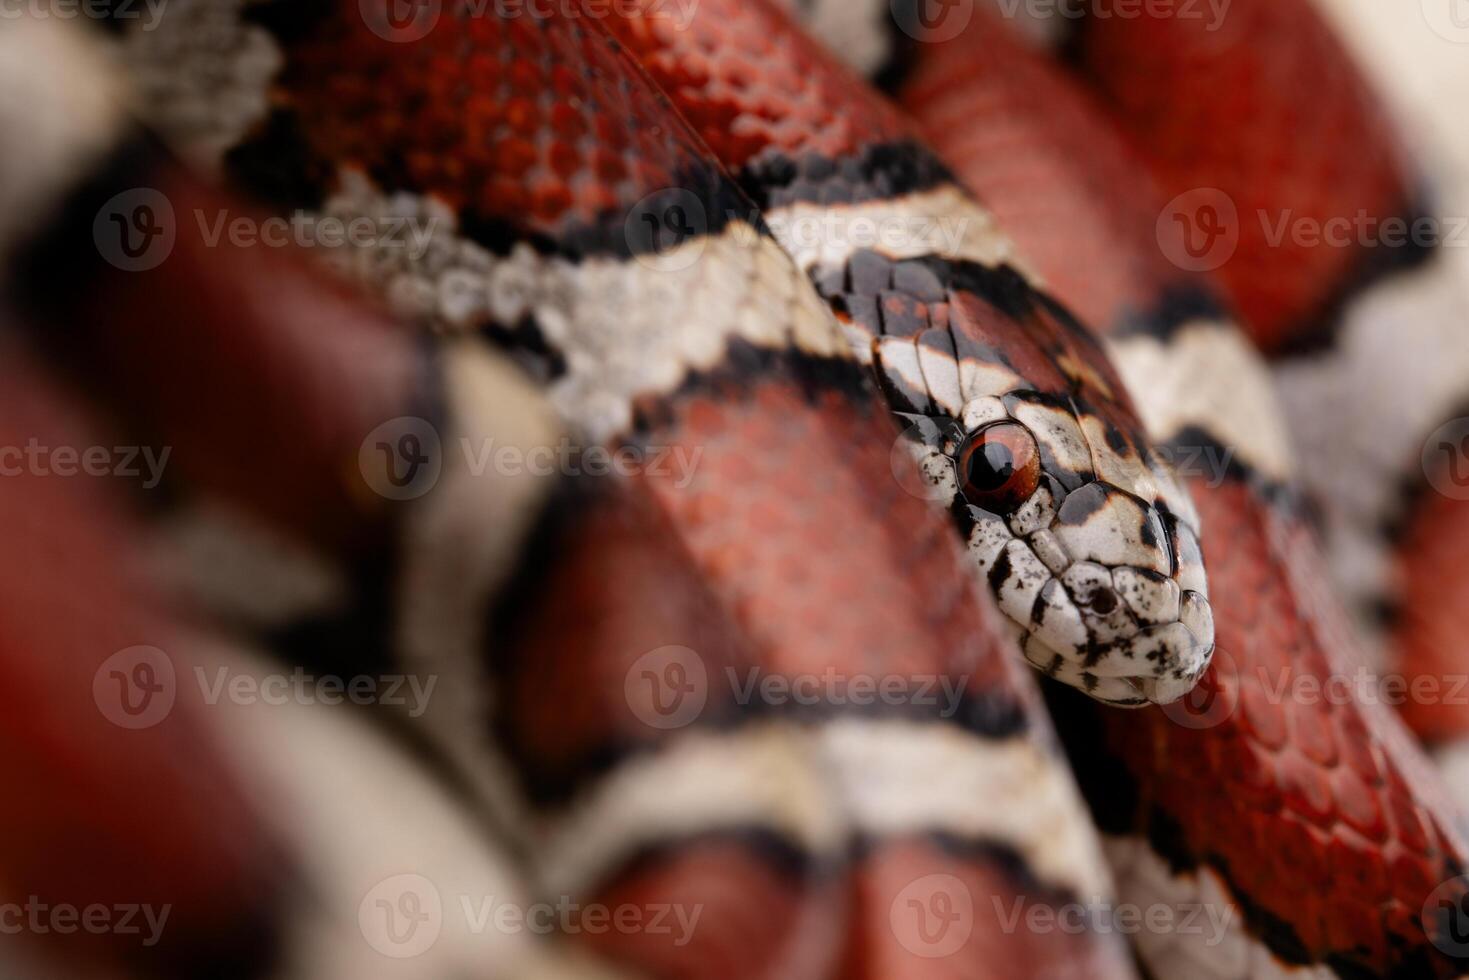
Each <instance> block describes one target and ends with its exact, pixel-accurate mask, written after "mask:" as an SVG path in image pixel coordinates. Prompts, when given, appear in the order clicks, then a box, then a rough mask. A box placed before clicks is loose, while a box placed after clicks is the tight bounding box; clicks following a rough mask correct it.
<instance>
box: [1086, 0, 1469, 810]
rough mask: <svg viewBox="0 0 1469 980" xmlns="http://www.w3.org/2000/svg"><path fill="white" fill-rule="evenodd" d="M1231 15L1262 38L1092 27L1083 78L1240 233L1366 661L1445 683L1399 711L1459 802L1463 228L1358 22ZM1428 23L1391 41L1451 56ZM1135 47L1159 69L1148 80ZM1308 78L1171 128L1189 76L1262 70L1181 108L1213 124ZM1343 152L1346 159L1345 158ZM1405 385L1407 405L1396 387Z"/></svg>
mask: <svg viewBox="0 0 1469 980" xmlns="http://www.w3.org/2000/svg"><path fill="white" fill-rule="evenodd" d="M1337 6H1341V5H1337ZM1257 8H1258V9H1257ZM1236 13H1237V17H1238V19H1239V23H1238V25H1237V26H1236V27H1235V28H1234V30H1235V31H1236V33H1237V34H1238V36H1239V38H1240V39H1245V38H1249V39H1253V43H1250V44H1248V45H1246V44H1244V43H1232V42H1226V43H1218V41H1217V39H1212V38H1210V37H1208V36H1207V32H1205V31H1202V30H1200V29H1199V25H1197V24H1167V23H1162V22H1155V21H1154V20H1152V19H1150V18H1149V19H1143V20H1140V21H1138V22H1136V23H1135V24H1133V25H1131V26H1130V28H1129V29H1127V30H1119V29H1117V27H1116V26H1115V25H1112V26H1109V27H1106V28H1102V27H1100V26H1098V25H1091V26H1084V27H1083V29H1082V30H1081V31H1080V32H1079V33H1078V34H1077V42H1076V54H1075V56H1074V58H1073V59H1072V63H1073V64H1074V68H1073V69H1072V72H1073V74H1074V75H1075V77H1077V78H1079V79H1081V80H1082V81H1083V83H1084V84H1086V85H1087V87H1088V89H1089V90H1090V91H1091V92H1092V93H1093V94H1094V96H1095V98H1096V99H1097V101H1098V103H1099V104H1100V105H1101V107H1102V111H1105V112H1108V113H1110V114H1111V115H1112V116H1113V117H1114V118H1115V119H1116V120H1117V124H1118V126H1119V127H1120V128H1122V129H1123V130H1124V132H1126V133H1127V134H1128V136H1129V138H1130V139H1131V141H1132V142H1133V143H1134V145H1135V146H1136V147H1138V149H1139V152H1140V153H1141V154H1142V155H1144V156H1145V157H1146V159H1147V161H1148V163H1149V166H1150V168H1151V169H1152V170H1153V171H1154V172H1156V173H1157V174H1158V181H1159V183H1160V186H1161V188H1162V191H1163V193H1164V194H1165V195H1167V196H1172V195H1182V194H1187V193H1189V192H1191V191H1194V189H1196V188H1201V187H1208V188H1213V189H1215V190H1217V191H1218V192H1219V193H1220V194H1222V195H1223V197H1222V198H1221V200H1223V201H1227V202H1229V204H1230V205H1231V206H1233V207H1234V208H1236V209H1237V213H1238V214H1239V215H1240V218H1239V220H1238V221H1237V222H1235V223H1234V224H1235V225H1237V228H1236V229H1234V231H1233V235H1232V237H1231V240H1233V239H1237V242H1234V244H1233V246H1232V248H1231V249H1230V250H1229V251H1228V252H1227V253H1221V254H1220V255H1219V256H1218V257H1217V258H1216V259H1214V260H1213V261H1220V260H1223V264H1222V265H1220V267H1219V268H1218V269H1217V271H1216V273H1215V274H1216V276H1217V278H1218V280H1219V282H1220V285H1221V288H1222V289H1224V290H1225V291H1226V292H1227V293H1228V295H1229V297H1230V299H1231V301H1232V302H1233V303H1234V304H1235V305H1236V306H1237V307H1238V308H1239V309H1240V310H1241V312H1242V314H1243V321H1242V322H1244V323H1245V324H1246V325H1247V327H1248V328H1249V329H1250V332H1251V335H1252V339H1254V341H1255V342H1256V343H1257V345H1258V346H1260V348H1261V349H1262V350H1263V351H1264V352H1265V353H1266V354H1267V355H1268V357H1269V359H1270V366H1271V370H1272V373H1273V374H1274V377H1275V381H1276V388H1277V390H1278V391H1279V393H1280V399H1281V403H1282V409H1283V411H1284V418H1285V419H1286V420H1287V422H1288V427H1289V428H1290V430H1291V435H1292V436H1293V437H1294V438H1293V446H1294V451H1295V452H1296V453H1297V455H1298V459H1299V467H1298V469H1299V471H1300V473H1301V478H1302V485H1303V489H1304V490H1305V492H1306V493H1307V495H1308V497H1309V499H1310V501H1311V504H1312V506H1313V508H1314V510H1315V512H1316V520H1317V522H1318V523H1319V524H1320V526H1321V530H1322V534H1323V537H1324V541H1325V545H1326V548H1327V551H1328V554H1329V556H1330V559H1331V566H1332V570H1333V573H1334V581H1335V583H1336V586H1337V590H1338V592H1340V593H1341V594H1342V596H1343V597H1344V598H1345V599H1346V601H1347V602H1348V604H1349V606H1350V607H1351V608H1352V610H1353V611H1354V612H1355V613H1356V617H1357V620H1358V622H1359V623H1360V624H1361V627H1362V630H1363V632H1364V633H1365V634H1366V636H1367V638H1368V640H1369V642H1370V644H1371V646H1372V653H1373V656H1372V661H1373V663H1374V669H1375V670H1378V671H1381V672H1384V673H1388V674H1389V675H1390V676H1393V677H1400V678H1401V679H1402V681H1403V683H1404V684H1405V685H1406V686H1408V687H1411V686H1412V685H1421V684H1423V683H1425V682H1426V683H1429V684H1430V685H1431V687H1429V688H1427V689H1428V690H1432V691H1437V692H1440V693H1438V694H1437V695H1431V696H1428V697H1416V696H1415V697H1407V698H1403V699H1401V700H1402V713H1403V715H1404V718H1405V719H1406V720H1407V721H1408V722H1409V724H1410V725H1411V726H1412V728H1413V730H1414V732H1415V734H1416V735H1417V736H1418V737H1419V738H1420V739H1422V740H1423V741H1424V742H1425V743H1426V744H1427V745H1429V746H1430V747H1431V748H1432V749H1434V750H1435V753H1436V756H1437V757H1438V758H1439V760H1440V762H1441V763H1442V765H1443V766H1444V767H1445V771H1446V773H1449V774H1450V775H1451V776H1452V782H1451V785H1452V787H1453V788H1454V789H1455V791H1456V793H1458V795H1459V796H1460V798H1461V799H1462V790H1461V789H1460V787H1462V785H1463V780H1462V775H1461V774H1462V766H1463V762H1462V760H1463V758H1464V750H1463V746H1462V742H1461V735H1462V733H1463V730H1464V727H1463V725H1464V723H1463V714H1464V712H1463V705H1462V703H1461V702H1462V701H1463V698H1462V697H1460V696H1458V693H1456V692H1455V690H1454V688H1455V687H1456V685H1457V683H1458V682H1457V681H1456V678H1457V677H1459V676H1461V675H1462V673H1463V671H1462V665H1463V664H1464V662H1465V652H1464V649H1463V644H1462V642H1461V641H1460V639H1459V628H1458V623H1457V622H1456V620H1457V616H1456V615H1455V613H1454V611H1453V610H1455V609H1456V607H1457V606H1458V605H1459V604H1460V603H1459V599H1458V597H1459V595H1460V593H1459V592H1458V590H1459V589H1460V588H1461V585H1460V583H1462V582H1463V581H1464V580H1465V576H1464V574H1463V571H1462V559H1461V558H1460V557H1459V551H1460V549H1459V548H1458V547H1457V542H1458V541H1459V540H1461V538H1462V535H1463V532H1462V530H1461V528H1462V525H1463V519H1464V509H1463V507H1462V506H1461V501H1460V500H1459V499H1458V497H1457V496H1455V494H1457V493H1458V487H1459V486H1460V484H1459V479H1460V477H1462V475H1463V474H1462V472H1461V470H1462V455H1461V450H1462V448H1463V443H1462V441H1461V436H1460V433H1459V431H1458V430H1459V429H1461V428H1462V427H1463V426H1462V424H1461V423H1460V421H1459V420H1461V419H1462V418H1463V416H1464V414H1465V410H1466V407H1469V399H1466V390H1465V380H1464V379H1465V378H1466V377H1469V365H1466V364H1465V363H1464V360H1463V356H1462V355H1463V349H1464V345H1463V344H1462V343H1461V342H1460V341H1459V324H1460V323H1461V322H1462V320H1463V316H1464V312H1465V310H1466V309H1469V294H1466V292H1465V290H1464V287H1463V285H1462V283H1463V282H1464V269H1463V267H1462V264H1461V263H1460V262H1459V261H1458V260H1457V255H1458V253H1459V248H1458V246H1459V245H1460V244H1461V242H1462V241H1463V234H1462V230H1461V229H1460V228H1459V224H1460V222H1458V221H1456V220H1455V218H1454V217H1453V215H1454V213H1455V212H1454V206H1455V205H1454V204H1453V203H1451V202H1450V201H1448V200H1444V199H1442V198H1443V197H1444V191H1445V190H1447V187H1448V185H1451V182H1452V181H1451V175H1450V174H1443V173H1441V174H1438V175H1435V174H1434V172H1433V170H1434V169H1435V168H1433V167H1431V166H1430V163H1429V162H1428V161H1420V160H1418V159H1416V158H1415V156H1414V154H1412V153H1410V152H1408V149H1407V147H1408V144H1409V140H1410V137H1411V141H1412V144H1413V145H1414V146H1415V147H1422V148H1424V149H1426V148H1427V147H1429V146H1431V145H1432V144H1433V142H1434V140H1435V138H1436V137H1435V134H1433V133H1432V132H1419V131H1416V130H1414V131H1409V128H1408V126H1407V121H1406V119H1404V120H1402V121H1400V120H1399V118H1397V117H1395V116H1393V115H1392V114H1391V113H1390V112H1389V109H1388V106H1387V105H1386V104H1385V96H1387V95H1390V94H1392V89H1391V88H1389V87H1388V86H1391V85H1393V84H1394V79H1395V75H1394V73H1382V72H1379V73H1378V74H1377V75H1376V76H1374V77H1371V78H1369V77H1367V76H1366V75H1365V74H1364V72H1363V71H1361V70H1359V69H1358V68H1357V66H1356V64H1355V63H1354V60H1353V57H1352V53H1351V51H1350V50H1349V49H1348V48H1347V47H1346V46H1345V44H1344V41H1343V39H1341V38H1340V37H1339V36H1338V31H1337V29H1336V28H1338V27H1341V28H1352V27H1353V26H1354V25H1353V21H1352V19H1351V18H1350V17H1345V16H1343V15H1342V14H1341V13H1340V12H1338V13H1337V16H1336V18H1335V19H1334V20H1333V19H1332V18H1330V17H1324V16H1320V15H1317V14H1316V13H1315V12H1314V11H1312V10H1311V9H1310V8H1309V7H1305V6H1302V5H1294V4H1292V5H1287V6H1285V7H1283V8H1281V9H1279V10H1267V9H1265V8H1263V7H1259V6H1258V5H1255V4H1249V5H1246V6H1245V7H1243V8H1240V9H1239V10H1238V11H1237V12H1236ZM1322 13H1323V14H1330V13H1332V7H1331V5H1327V6H1326V8H1324V9H1323V11H1322ZM1431 24H1432V17H1431V15H1430V14H1429V13H1425V15H1424V17H1423V19H1421V20H1420V19H1416V18H1415V19H1410V20H1408V21H1407V22H1406V24H1404V25H1403V26H1402V27H1400V28H1396V29H1395V30H1394V31H1393V32H1389V36H1392V35H1393V34H1394V33H1396V34H1402V35H1407V36H1409V37H1411V36H1412V34H1413V32H1414V31H1415V30H1416V31H1417V32H1419V33H1420V34H1421V36H1422V41H1421V42H1419V43H1416V44H1414V45H1413V46H1412V47H1410V48H1406V49H1403V50H1402V51H1401V52H1400V53H1401V54H1402V55H1403V56H1405V57H1411V58H1419V59H1424V60H1426V61H1429V62H1430V63H1431V62H1432V61H1433V60H1434V59H1435V58H1439V59H1443V58H1451V52H1452V45H1449V44H1447V43H1446V42H1445V41H1443V40H1442V38H1440V37H1439V36H1437V35H1435V34H1434V33H1433V32H1432V30H1431V29H1430V26H1431ZM1355 29H1356V32H1357V33H1368V34H1371V35H1374V36H1375V35H1376V34H1380V33H1382V31H1381V30H1380V29H1375V28H1372V27H1363V26H1362V25H1356V28H1355ZM1348 39H1350V35H1349V36H1348ZM1369 50H1370V49H1369ZM1124 62H1127V63H1131V64H1132V65H1133V66H1134V67H1133V68H1132V69H1131V70H1133V71H1137V72H1146V73H1149V74H1150V75H1152V76H1153V77H1161V78H1166V79H1167V80H1168V83H1167V84H1164V85H1161V86H1152V85H1150V86H1147V87H1146V88H1144V87H1142V86H1139V85H1137V84H1136V83H1135V82H1134V81H1133V80H1132V79H1131V78H1129V77H1128V75H1127V74H1126V73H1125V72H1124V71H1123V70H1122V69H1121V66H1122V65H1123V64H1124ZM1307 74H1309V75H1310V76H1311V77H1312V78H1328V79H1332V81H1331V82H1329V83H1328V84H1325V85H1324V86H1323V91H1324V93H1325V94H1324V96H1323V98H1321V99H1320V100H1313V103H1312V106H1311V108H1310V111H1303V110H1304V109H1305V107H1304V106H1297V105H1294V104H1292V103H1288V102H1285V103H1280V104H1278V105H1276V104H1275V103H1271V102H1267V103H1265V104H1266V105H1271V106H1272V107H1273V111H1272V112H1270V113H1268V114H1266V115H1264V116H1263V118H1262V119H1260V120H1256V121H1253V122H1252V126H1253V129H1252V135H1251V138H1250V140H1248V141H1238V142H1227V143H1220V144H1209V145H1198V144H1196V143H1194V142H1193V141H1190V140H1186V139H1183V138H1181V136H1180V133H1179V131H1178V126H1179V124H1180V120H1181V119H1182V116H1183V113H1184V112H1185V108H1184V107H1183V106H1182V105H1180V104H1179V103H1178V102H1177V93H1179V92H1181V91H1183V90H1185V89H1189V88H1193V87H1195V86H1204V87H1212V86H1217V85H1219V84H1221V80H1222V79H1223V78H1225V77H1230V78H1247V79H1250V82H1249V84H1250V85H1251V94H1249V95H1247V94H1245V93H1241V96H1240V101H1239V102H1237V103H1234V104H1221V105H1217V106H1216V105H1208V106H1203V107H1194V108H1192V109H1189V110H1187V111H1189V112H1190V113H1196V112H1199V111H1206V112H1209V113H1210V115H1209V116H1208V117H1207V118H1199V117H1197V116H1195V120H1196V123H1197V124H1198V125H1204V126H1210V127H1215V128H1219V129H1221V130H1222V129H1224V128H1226V127H1230V126H1231V122H1230V121H1231V119H1232V118H1233V116H1232V114H1233V113H1236V112H1238V111H1239V109H1238V106H1239V105H1242V104H1245V103H1247V102H1248V101H1249V100H1250V99H1251V98H1254V97H1256V96H1255V94H1254V93H1258V92H1263V91H1264V90H1265V89H1266V88H1267V87H1268V88H1274V87H1276V86H1281V87H1287V88H1288V87H1290V86H1292V85H1295V84H1297V82H1298V81H1299V80H1302V79H1304V78H1305V77H1307ZM1266 79H1270V81H1268V82H1267V81H1266ZM1373 83H1380V84H1381V85H1382V86H1384V88H1383V89H1382V91H1379V90H1378V89H1376V88H1375V87H1374V84H1373ZM1396 84H1399V85H1401V84H1402V83H1401V82H1397V83H1396ZM1444 102H1445V105H1447V104H1449V103H1451V102H1452V100H1451V99H1447V98H1446V99H1445V100H1444ZM1426 122H1429V123H1436V124H1437V125H1438V126H1439V127H1440V128H1442V129H1443V130H1444V131H1446V132H1448V131H1452V129H1453V126H1454V124H1453V123H1452V122H1451V121H1448V120H1442V119H1430V120H1426ZM1425 128H1426V127H1424V126H1422V125H1421V124H1420V125H1419V126H1418V127H1417V130H1422V129H1425ZM1287 134H1291V135H1290V138H1291V139H1292V141H1293V142H1294V143H1296V144H1298V145H1299V146H1300V152H1298V153H1295V154H1292V155H1291V156H1290V157H1289V158H1288V159H1284V160H1277V161H1271V162H1270V163H1268V164H1267V163H1266V162H1265V161H1264V159H1263V158H1262V157H1261V156H1260V155H1258V151H1257V148H1258V147H1259V146H1260V145H1264V144H1265V143H1266V142H1267V141H1270V140H1274V139H1284V138H1287ZM1315 134H1319V137H1318V136H1316V135H1315ZM1343 146H1350V147H1352V148H1353V150H1352V152H1351V153H1349V154H1341V153H1339V152H1338V151H1337V148H1338V147H1343ZM1435 176H1436V177H1437V179H1434V178H1435ZM1440 184H1441V185H1445V186H1444V188H1443V190H1441V189H1440V187H1439V186H1438V185H1440ZM1282 218H1289V219H1290V220H1291V221H1293V222H1296V223H1298V224H1299V225H1300V226H1301V227H1304V228H1307V229H1315V228H1322V229H1331V228H1332V227H1333V223H1334V224H1335V227H1336V228H1337V229H1338V239H1328V238H1324V237H1312V236H1310V235H1299V234H1288V235H1283V236H1282V235H1278V234H1275V229H1277V228H1278V227H1283V226H1281V225H1280V221H1281V219H1282ZM1343 228H1345V229H1349V231H1348V233H1347V236H1346V242H1345V243H1343V242H1342V241H1340V240H1339V236H1340V234H1341V232H1340V229H1343ZM1211 264H1212V262H1211ZM1404 386H1411V388H1412V390H1413V392H1414V396H1413V397H1412V398H1400V397H1398V396H1397V392H1398V391H1399V390H1401V389H1402V388H1403V387H1404ZM1440 488H1447V492H1444V491H1443V490H1441V489H1440ZM1420 689H1424V688H1421V687H1420Z"/></svg>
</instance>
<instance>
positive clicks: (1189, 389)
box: [1107, 321, 1294, 483]
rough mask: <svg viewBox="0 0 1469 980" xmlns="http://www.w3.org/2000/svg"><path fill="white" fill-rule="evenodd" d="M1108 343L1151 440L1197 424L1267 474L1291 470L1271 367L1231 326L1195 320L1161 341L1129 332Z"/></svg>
mask: <svg viewBox="0 0 1469 980" xmlns="http://www.w3.org/2000/svg"><path fill="white" fill-rule="evenodd" d="M1107 347H1108V351H1109V353H1110V354H1111V357H1112V361H1113V363H1114V364H1115V365H1116V366H1117V372H1118V374H1120V375H1121V376H1122V380H1123V382H1124V383H1125V384H1126V385H1127V388H1128V390H1129V391H1130V392H1131V393H1132V396H1133V400H1134V402H1135V403H1136V405H1137V409H1138V415H1139V416H1140V417H1141V418H1142V420H1143V424H1144V425H1145V426H1146V427H1147V430H1148V435H1149V436H1151V437H1152V439H1153V441H1154V442H1155V443H1158V444H1164V443H1167V442H1169V441H1171V440H1172V439H1173V438H1174V437H1176V436H1177V435H1178V434H1179V433H1181V432H1183V431H1184V430H1185V429H1187V428H1189V427H1191V426H1198V427H1200V428H1202V429H1204V430H1206V431H1208V432H1210V433H1211V434H1212V435H1213V436H1214V438H1215V439H1216V440H1218V442H1219V443H1221V444H1222V445H1223V446H1224V447H1226V448H1227V449H1232V450H1234V452H1235V454H1236V456H1237V457H1238V458H1239V460H1240V461H1241V462H1243V463H1247V464H1248V465H1249V466H1251V467H1252V468H1253V469H1255V470H1257V471H1259V472H1260V473H1261V474H1262V475H1263V476H1264V477H1266V478H1267V479H1270V480H1274V481H1276V482H1280V483H1285V482H1288V481H1289V480H1290V479H1291V477H1292V476H1293V475H1294V474H1293V468H1292V465H1291V447H1290V443H1289V440H1288V438H1287V436H1286V433H1285V429H1284V427H1283V424H1282V422H1281V419H1282V417H1283V416H1282V414H1281V408H1280V404H1279V402H1277V400H1276V397H1275V393H1274V391H1272V390H1271V387H1270V375H1269V372H1268V371H1267V370H1266V368H1265V364H1264V362H1263V361H1262V360H1261V358H1260V355H1259V354H1257V353H1256V352H1255V351H1254V349H1253V348H1252V347H1250V346H1249V341H1248V340H1246V339H1245V337H1244V336H1243V335H1242V334H1241V333H1240V332H1239V330H1238V328H1236V327H1235V326H1234V325H1232V324H1221V323H1213V322H1209V321H1199V322H1195V323H1190V324H1187V325H1185V326H1184V327H1183V328H1181V329H1180V330H1178V331H1177V332H1176V333H1175V334H1174V335H1173V336H1172V337H1170V338H1168V340H1167V341H1166V342H1165V341H1160V340H1158V339H1157V338H1155V337H1150V336H1146V335H1131V336H1124V337H1120V338H1114V339H1110V340H1109V341H1108V343H1107Z"/></svg>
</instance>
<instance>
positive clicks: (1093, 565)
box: [966, 484, 1214, 707]
mask: <svg viewBox="0 0 1469 980" xmlns="http://www.w3.org/2000/svg"><path fill="white" fill-rule="evenodd" d="M1097 487H1100V488H1101V489H1100V490H1097V489H1093V488H1097ZM1077 497H1080V498H1081V499H1082V500H1083V503H1084V504H1085V518H1084V520H1083V521H1081V523H1078V522H1077V519H1078V518H1077V514H1076V513H1075V512H1074V510H1075V509H1074V508H1072V498H1077ZM1047 509H1048V510H1049V508H1047ZM1068 510H1072V511H1073V512H1072V513H1070V514H1069V515H1068ZM967 511H968V514H967V520H966V523H968V524H970V530H969V533H968V542H969V551H970V554H971V555H972V556H973V558H974V559H975V561H976V563H977V564H978V566H979V569H980V571H981V572H982V573H983V575H984V577H985V579H986V581H987V582H988V584H989V586H990V589H991V592H992V593H993V595H994V596H995V598H996V600H997V602H998V604H999V606H1000V610H1001V611H1002V612H1004V613H1005V615H1006V616H1007V617H1008V618H1009V619H1010V620H1011V621H1013V622H1014V623H1015V624H1016V626H1017V627H1018V629H1019V631H1020V633H1021V646H1022V649H1023V651H1024V654H1025V657H1026V659H1027V660H1028V661H1029V662H1030V663H1031V664H1032V665H1033V666H1034V667H1035V668H1036V669H1038V670H1040V671H1041V672H1042V673H1044V674H1046V675H1048V676H1050V677H1053V678H1055V679H1056V680H1058V681H1061V682H1062V683H1065V684H1069V685H1071V686H1072V687H1075V688H1077V689H1079V690H1081V691H1082V692H1084V693H1086V694H1087V695H1089V696H1090V697H1092V698H1095V699H1096V700H1098V701H1103V702H1105V703H1107V704H1111V705H1117V706H1123V707H1141V706H1144V705H1148V704H1168V703H1171V702H1174V701H1177V700H1179V699H1180V698H1182V697H1184V696H1185V695H1187V694H1188V693H1189V692H1190V691H1191V690H1192V689H1193V688H1194V686H1195V685H1196V684H1197V683H1198V681H1199V678H1200V677H1202V676H1203V674H1204V671H1205V670H1206V669H1207V668H1208V666H1209V663H1210V661H1211V659H1212V657H1213V653H1214V617H1213V612H1212V610H1211V609H1210V606H1209V600H1208V586H1207V582H1206V580H1205V578H1204V573H1203V567H1202V563H1201V561H1200V560H1199V559H1198V550H1197V537H1196V535H1195V534H1194V532H1193V530H1192V529H1191V528H1189V527H1188V526H1187V525H1185V524H1183V523H1181V522H1179V521H1177V520H1176V519H1174V518H1173V517H1172V516H1171V515H1168V514H1166V513H1159V512H1158V511H1156V510H1155V509H1154V508H1152V507H1149V506H1147V505H1144V504H1142V503H1141V502H1139V501H1137V500H1136V498H1132V497H1130V496H1129V495H1126V494H1121V493H1117V492H1115V491H1113V490H1112V489H1110V488H1106V487H1105V485H1101V484H1093V485H1092V486H1091V487H1084V488H1082V490H1079V491H1075V492H1073V493H1072V494H1071V495H1070V497H1069V498H1067V500H1066V501H1065V502H1063V503H1062V505H1061V506H1060V507H1059V508H1056V509H1055V510H1054V511H1052V513H1053V514H1054V516H1053V517H1052V518H1051V519H1050V520H1046V521H1042V522H1034V521H1029V520H1027V519H1025V518H1024V517H1022V518H1020V519H1019V520H1018V521H1017V519H1016V515H1011V516H1010V517H1009V518H1004V517H1000V516H999V515H996V514H991V513H989V512H987V511H984V510H982V509H980V508H976V507H969V508H967ZM1037 524H1038V525H1039V526H1037ZM1138 528H1143V529H1144V530H1143V532H1142V533H1139V532H1138V531H1137V530H1136V529H1138ZM1078 531H1079V532H1080V533H1076V532H1078ZM1098 541H1105V542H1108V543H1109V544H1108V546H1107V547H1106V548H1101V547H1099V546H1097V542H1098ZM1104 552H1105V553H1104ZM1107 558H1120V559H1123V560H1114V561H1108V560H1106V559H1107ZM1127 558H1132V559H1134V561H1135V563H1134V562H1129V561H1127V560H1126V559H1127Z"/></svg>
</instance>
